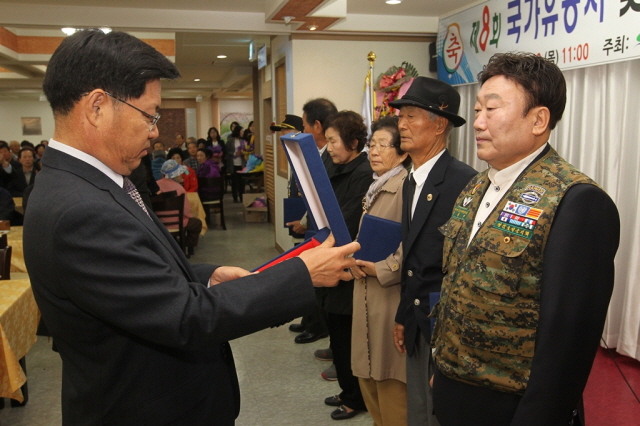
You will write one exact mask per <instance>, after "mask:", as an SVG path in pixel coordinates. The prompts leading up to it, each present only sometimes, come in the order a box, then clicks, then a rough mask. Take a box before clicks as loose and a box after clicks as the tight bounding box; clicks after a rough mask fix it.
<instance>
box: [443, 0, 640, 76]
mask: <svg viewBox="0 0 640 426" xmlns="http://www.w3.org/2000/svg"><path fill="white" fill-rule="evenodd" d="M511 51H521V52H532V53H537V54H538V55H540V56H544V57H545V58H547V59H549V60H551V61H553V62H554V63H555V64H557V65H558V66H559V67H560V68H561V69H570V68H579V67H586V66H592V65H601V64H605V63H610V62H618V61H626V60H630V59H635V58H640V0H489V1H486V2H483V3H480V4H478V5H476V6H473V7H471V8H469V9H466V10H464V11H462V12H460V13H456V14H454V15H451V16H448V17H446V18H441V19H440V22H439V26H438V40H437V55H438V78H439V79H440V80H443V81H446V82H448V83H449V84H465V83H473V82H475V81H476V76H477V74H478V73H479V72H480V71H481V70H482V67H483V66H484V65H485V64H486V63H487V62H488V61H489V58H490V57H491V56H492V55H493V54H495V53H500V52H511Z"/></svg>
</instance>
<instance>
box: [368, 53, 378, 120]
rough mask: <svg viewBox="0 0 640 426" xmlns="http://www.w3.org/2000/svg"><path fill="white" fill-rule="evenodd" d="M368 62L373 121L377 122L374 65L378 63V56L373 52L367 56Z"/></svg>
mask: <svg viewBox="0 0 640 426" xmlns="http://www.w3.org/2000/svg"><path fill="white" fill-rule="evenodd" d="M367 60H368V61H369V79H370V84H369V95H370V96H371V98H370V99H371V119H372V120H375V117H376V115H375V114H376V98H375V93H374V90H373V63H374V62H375V61H376V54H375V53H373V52H369V54H367Z"/></svg>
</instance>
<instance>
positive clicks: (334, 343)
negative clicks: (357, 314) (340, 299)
mask: <svg viewBox="0 0 640 426" xmlns="http://www.w3.org/2000/svg"><path fill="white" fill-rule="evenodd" d="M351 321H352V317H351V315H339V314H332V313H330V312H327V326H328V327H329V338H330V341H331V343H330V347H331V351H332V352H333V364H334V365H335V366H336V373H337V375H338V384H339V385H340V389H342V392H340V395H339V396H340V399H341V400H342V402H343V404H344V405H346V406H347V407H349V408H352V409H354V410H366V409H367V408H366V406H365V405H364V400H363V399H362V393H361V392H360V384H359V383H358V378H357V377H355V376H354V375H353V371H351Z"/></svg>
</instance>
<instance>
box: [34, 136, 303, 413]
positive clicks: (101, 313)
mask: <svg viewBox="0 0 640 426" xmlns="http://www.w3.org/2000/svg"><path fill="white" fill-rule="evenodd" d="M43 163H44V167H43V170H42V172H41V173H42V176H41V177H39V178H38V179H39V180H38V185H37V186H35V188H34V190H33V193H32V195H31V197H30V200H29V209H28V210H27V214H26V223H25V227H24V257H25V261H26V264H27V267H28V269H29V277H30V279H31V285H32V288H33V293H34V296H35V299H36V302H37V303H38V307H39V308H40V311H41V313H42V317H43V319H44V320H45V322H46V324H47V327H48V328H49V331H50V332H51V335H52V336H53V338H54V340H55V342H56V345H57V347H58V350H59V352H60V357H61V358H62V361H63V371H62V375H63V379H62V414H63V419H64V425H80V424H82V425H107V424H111V425H119V426H139V425H149V426H159V425H166V424H171V425H175V426H192V425H220V426H231V425H233V424H234V419H235V417H236V416H237V414H238V409H239V392H238V382H237V377H236V374H235V368H234V365H233V357H232V355H231V352H230V348H229V345H228V344H227V343H225V342H227V341H228V340H231V339H236V338H238V337H241V336H244V335H247V334H249V333H253V332H255V331H258V330H260V329H262V328H265V327H269V326H272V325H275V324H278V323H282V322H286V321H287V320H289V319H291V318H295V317H297V316H301V315H304V314H306V313H307V312H308V311H309V310H311V309H312V308H313V306H314V303H315V297H314V292H313V287H312V285H311V279H310V276H309V273H308V272H307V269H306V267H305V265H304V263H303V262H302V261H301V260H300V259H297V258H296V259H291V260H288V261H286V262H283V263H282V264H281V265H276V266H274V267H272V268H270V269H268V270H266V271H264V272H261V273H260V274H256V275H249V276H248V277H244V278H240V279H237V280H233V281H230V282H227V283H222V284H219V285H216V286H212V287H210V288H207V286H206V284H207V281H208V279H209V277H210V276H211V274H212V272H213V271H214V270H215V268H216V267H215V266H213V265H204V264H201V265H191V264H190V263H189V261H188V260H187V258H186V257H185V255H184V253H183V252H182V250H180V247H179V246H178V245H177V243H176V242H175V239H174V238H173V237H172V236H171V235H170V234H169V233H168V232H167V230H166V228H165V227H164V226H163V225H162V223H161V222H160V221H159V220H158V218H157V217H156V216H155V215H154V214H153V212H149V213H150V216H151V218H150V217H149V216H147V214H145V212H144V211H143V210H142V209H141V208H140V207H139V206H138V204H137V203H136V202H135V201H134V200H133V199H132V198H131V197H129V195H128V194H127V193H126V192H125V191H124V190H123V189H122V188H120V187H119V186H118V185H117V184H116V183H114V182H113V181H112V180H111V179H110V178H109V177H107V176H106V175H104V174H103V173H102V172H100V171H99V170H97V169H95V168H94V167H92V166H91V165H89V164H87V163H84V162H82V161H80V160H78V159H76V158H74V157H71V156H69V155H67V154H65V153H62V152H60V151H58V150H56V149H54V148H51V147H49V148H47V150H46V152H45V154H44V157H43Z"/></svg>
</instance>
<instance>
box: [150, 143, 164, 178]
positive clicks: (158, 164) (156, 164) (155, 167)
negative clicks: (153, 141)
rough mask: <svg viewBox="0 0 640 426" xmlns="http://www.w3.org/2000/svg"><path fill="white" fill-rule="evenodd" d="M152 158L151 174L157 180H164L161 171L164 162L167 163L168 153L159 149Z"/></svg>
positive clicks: (153, 153) (152, 154)
mask: <svg viewBox="0 0 640 426" xmlns="http://www.w3.org/2000/svg"><path fill="white" fill-rule="evenodd" d="M151 157H152V160H151V173H152V174H153V178H154V179H155V180H160V179H162V171H161V170H160V169H161V168H162V165H163V164H164V162H165V161H167V153H166V152H164V151H161V150H159V149H157V150H155V151H153V152H152V153H151Z"/></svg>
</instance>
